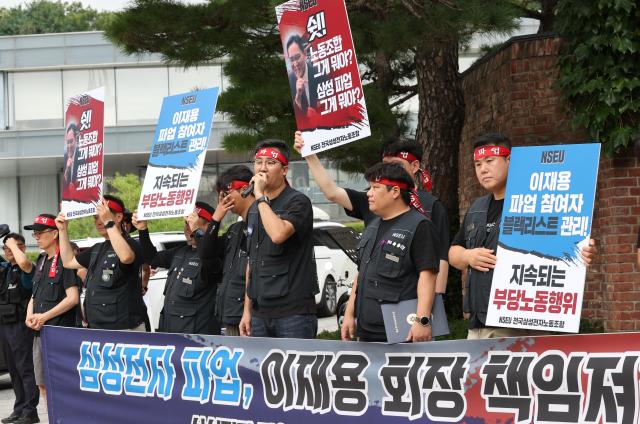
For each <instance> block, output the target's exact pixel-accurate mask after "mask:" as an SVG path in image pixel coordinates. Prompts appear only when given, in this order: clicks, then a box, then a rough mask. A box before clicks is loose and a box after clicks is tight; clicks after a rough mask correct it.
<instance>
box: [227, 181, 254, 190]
mask: <svg viewBox="0 0 640 424" xmlns="http://www.w3.org/2000/svg"><path fill="white" fill-rule="evenodd" d="M248 185H249V181H242V180H233V181H231V182H230V183H229V184H227V190H240V189H241V188H242V187H246V186H248Z"/></svg>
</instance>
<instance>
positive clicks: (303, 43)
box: [287, 35, 307, 53]
mask: <svg viewBox="0 0 640 424" xmlns="http://www.w3.org/2000/svg"><path fill="white" fill-rule="evenodd" d="M293 43H296V44H297V45H298V47H300V50H302V52H303V53H304V48H305V46H306V45H307V42H306V41H304V38H302V37H300V36H299V35H292V36H291V37H289V40H287V51H288V50H289V47H290V46H291V45H292V44H293Z"/></svg>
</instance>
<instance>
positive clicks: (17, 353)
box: [0, 322, 40, 415]
mask: <svg viewBox="0 0 640 424" xmlns="http://www.w3.org/2000/svg"><path fill="white" fill-rule="evenodd" d="M0 343H1V344H2V350H3V351H4V356H5V359H6V361H7V367H8V368H9V375H10V376H11V385H12V386H13V392H14V393H15V395H16V401H15V403H14V404H13V412H14V413H16V414H19V415H31V414H35V413H36V408H37V406H38V401H39V400H40V392H39V391H38V387H37V386H36V380H35V376H34V373H33V331H32V330H31V329H29V328H27V326H26V325H25V324H24V322H16V323H14V324H0Z"/></svg>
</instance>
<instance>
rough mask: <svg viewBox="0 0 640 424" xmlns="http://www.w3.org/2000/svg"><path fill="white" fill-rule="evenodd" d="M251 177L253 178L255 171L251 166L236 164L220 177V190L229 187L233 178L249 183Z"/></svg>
mask: <svg viewBox="0 0 640 424" xmlns="http://www.w3.org/2000/svg"><path fill="white" fill-rule="evenodd" d="M251 178H253V172H251V170H250V169H249V168H247V167H246V166H244V165H234V166H232V167H231V168H229V169H227V170H226V171H224V172H223V173H222V174H221V175H220V176H219V177H218V183H219V190H218V191H221V190H224V189H225V188H227V187H228V186H229V184H231V181H233V180H238V181H246V182H247V183H248V182H249V181H251Z"/></svg>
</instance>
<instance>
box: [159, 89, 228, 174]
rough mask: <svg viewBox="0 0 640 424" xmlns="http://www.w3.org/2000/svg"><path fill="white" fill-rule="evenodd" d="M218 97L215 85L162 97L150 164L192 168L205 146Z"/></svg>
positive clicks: (196, 163)
mask: <svg viewBox="0 0 640 424" xmlns="http://www.w3.org/2000/svg"><path fill="white" fill-rule="evenodd" d="M217 101H218V87H214V88H209V89H206V90H198V91H192V92H190V93H182V94H176V95H175V96H167V97H165V98H164V100H163V101H162V109H161V111H160V117H159V118H158V125H157V126H156V133H155V136H154V141H153V145H152V146H151V155H150V157H149V165H150V166H156V167H171V168H177V169H193V168H195V167H196V166H197V165H198V164H199V162H198V161H199V157H200V154H201V153H202V152H203V151H205V150H206V149H207V144H208V139H209V134H210V132H211V126H212V122H213V114H214V113H215V110H216V102H217Z"/></svg>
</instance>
